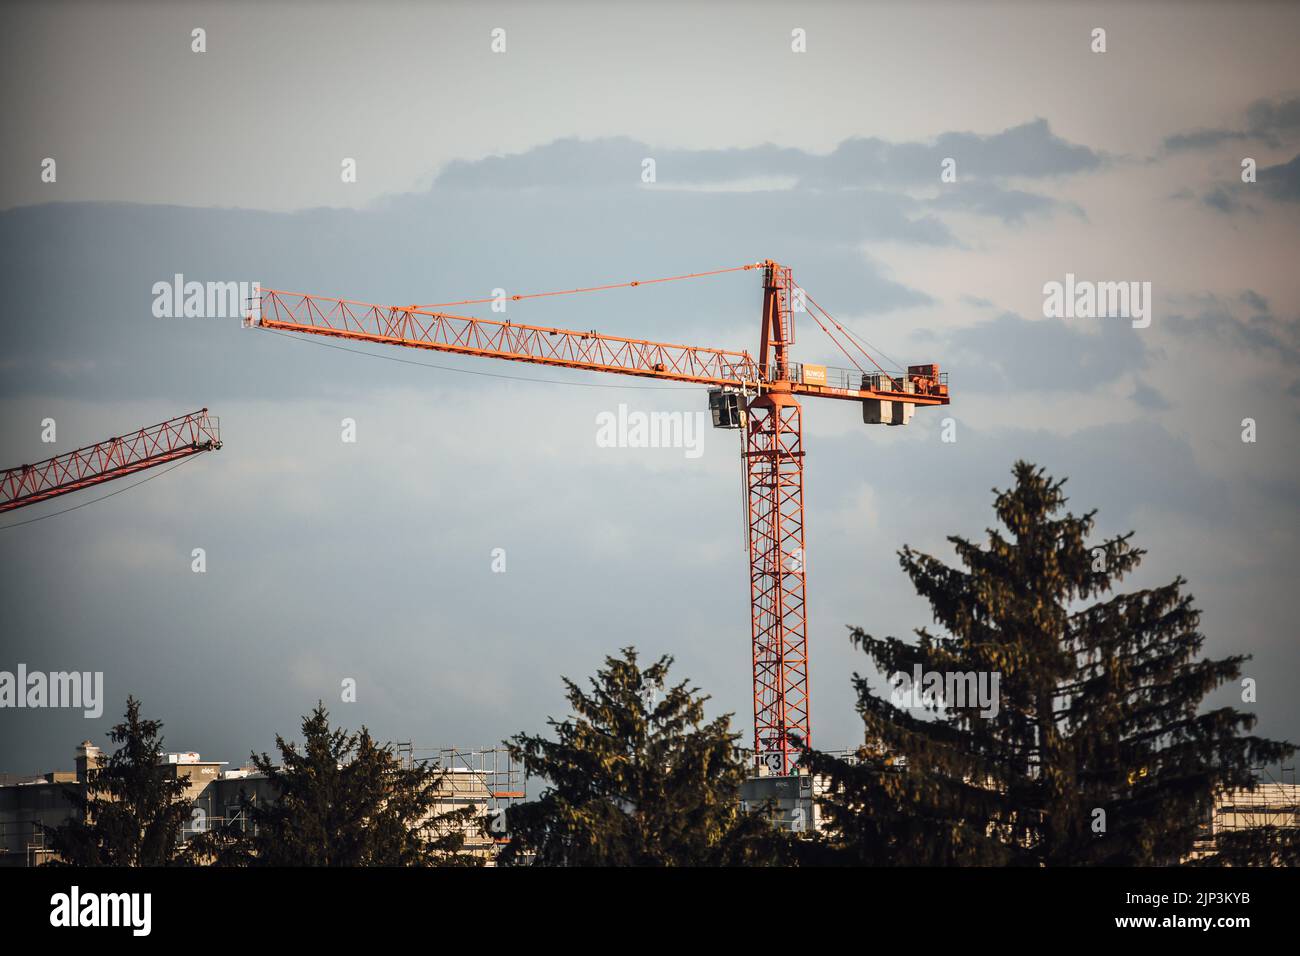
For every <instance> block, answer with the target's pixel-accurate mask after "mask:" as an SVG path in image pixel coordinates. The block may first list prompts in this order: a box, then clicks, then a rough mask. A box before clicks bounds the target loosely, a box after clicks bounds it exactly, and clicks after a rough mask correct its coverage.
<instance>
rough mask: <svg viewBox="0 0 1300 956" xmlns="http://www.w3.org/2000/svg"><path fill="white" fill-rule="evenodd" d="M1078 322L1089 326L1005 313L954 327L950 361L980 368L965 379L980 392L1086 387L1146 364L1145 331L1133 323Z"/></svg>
mask: <svg viewBox="0 0 1300 956" xmlns="http://www.w3.org/2000/svg"><path fill="white" fill-rule="evenodd" d="M1074 321H1075V322H1082V321H1088V322H1089V326H1090V327H1089V328H1088V329H1087V330H1085V329H1083V328H1076V327H1074V326H1072V325H1068V324H1066V323H1065V322H1064V321H1062V320H1060V319H1046V318H1044V319H1025V318H1023V317H1021V316H1019V315H1016V314H1015V313H1013V312H1004V313H1002V314H1001V315H999V316H998V317H996V318H994V319H990V320H988V321H986V322H981V323H979V324H977V325H974V326H969V327H967V328H962V329H957V330H956V331H954V332H952V333H951V334H950V335H949V337H948V342H949V344H950V346H951V347H953V348H955V349H957V352H956V354H955V355H954V357H953V358H952V359H950V360H949V364H950V365H951V366H952V367H953V369H954V370H956V369H959V368H961V367H962V366H963V365H964V366H966V367H967V368H969V369H974V368H978V369H979V373H978V374H972V373H971V372H969V371H968V372H966V373H965V374H963V375H962V377H961V381H962V387H963V388H964V389H967V390H971V391H982V392H1004V391H1011V390H1015V391H1024V390H1041V391H1079V392H1088V391H1092V390H1094V389H1096V388H1097V387H1098V386H1100V385H1104V384H1107V383H1109V382H1113V381H1115V380H1116V379H1118V378H1120V377H1121V376H1123V375H1126V374H1128V373H1130V372H1133V371H1136V370H1137V369H1141V368H1144V367H1145V366H1146V365H1147V363H1148V361H1149V356H1148V354H1147V350H1146V346H1145V344H1144V342H1143V340H1142V336H1141V335H1140V334H1139V333H1138V332H1137V331H1136V330H1134V329H1133V328H1132V326H1131V325H1130V324H1129V323H1127V322H1124V321H1122V320H1118V319H1098V320H1074Z"/></svg>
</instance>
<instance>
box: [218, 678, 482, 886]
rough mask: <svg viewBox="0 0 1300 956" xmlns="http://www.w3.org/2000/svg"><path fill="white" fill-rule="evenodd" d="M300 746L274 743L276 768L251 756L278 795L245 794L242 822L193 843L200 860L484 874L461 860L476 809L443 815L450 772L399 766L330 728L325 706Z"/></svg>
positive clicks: (367, 739) (362, 735) (387, 754)
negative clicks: (449, 868)
mask: <svg viewBox="0 0 1300 956" xmlns="http://www.w3.org/2000/svg"><path fill="white" fill-rule="evenodd" d="M302 734H303V746H302V749H301V750H299V749H298V747H297V746H296V745H295V744H292V743H289V742H287V741H285V739H284V738H283V737H281V736H279V735H278V734H277V735H276V738H275V744H276V749H278V750H279V752H280V758H279V761H278V762H276V761H275V760H273V759H272V758H271V757H270V756H269V755H267V754H261V755H258V754H253V755H252V761H253V765H254V767H256V769H257V770H258V771H260V772H261V773H262V774H264V775H265V777H266V779H267V781H268V783H269V787H270V789H271V791H272V792H273V793H274V794H275V796H274V798H273V799H271V800H270V801H269V802H258V801H255V800H253V799H251V798H249V797H248V796H247V794H241V800H240V803H241V807H242V809H243V817H244V822H243V825H242V827H238V828H236V827H234V826H232V825H230V824H227V825H225V826H224V827H221V828H218V829H214V830H213V831H212V833H210V834H207V835H205V836H204V837H203V838H201V839H197V840H195V841H194V853H195V855H196V856H197V857H200V858H203V859H206V860H209V861H211V862H215V863H216V864H218V865H227V866H230V865H234V866H239V865H245V866H431V865H469V866H474V865H479V864H481V863H482V862H483V861H482V860H481V859H479V858H477V857H474V856H472V855H469V854H465V853H462V852H461V851H462V850H463V848H464V844H465V835H466V828H467V826H477V823H476V822H472V821H473V818H474V816H475V811H474V809H473V808H472V807H463V808H460V809H457V810H451V811H446V812H439V809H438V808H439V806H440V801H442V800H444V799H445V798H446V797H447V795H448V794H447V792H446V791H445V790H442V789H441V788H442V786H443V784H444V783H445V776H446V775H445V773H444V772H442V771H440V770H438V769H437V768H435V767H430V766H428V765H427V764H425V763H417V764H415V765H413V766H411V767H406V766H403V765H402V764H401V762H400V760H399V759H398V757H397V755H396V753H395V752H394V749H393V747H392V745H391V744H385V745H383V746H380V745H378V744H377V743H375V741H374V739H373V738H372V737H371V736H370V732H369V731H368V730H367V729H366V728H365V727H362V728H361V730H360V732H358V733H348V732H347V731H346V730H343V729H340V728H331V727H330V724H329V713H328V712H327V711H326V710H325V707H324V705H323V704H320V703H318V704H317V706H316V708H315V710H313V711H312V713H311V714H310V715H308V716H306V717H304V718H303V721H302Z"/></svg>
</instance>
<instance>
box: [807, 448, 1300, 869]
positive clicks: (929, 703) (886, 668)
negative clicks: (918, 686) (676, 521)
mask: <svg viewBox="0 0 1300 956" xmlns="http://www.w3.org/2000/svg"><path fill="white" fill-rule="evenodd" d="M1014 474H1015V479H1016V483H1015V487H1014V488H1012V489H1010V490H1008V491H1003V492H998V491H997V489H994V492H995V495H996V499H995V503H994V509H995V511H996V514H997V517H998V519H999V520H1000V522H1001V524H1002V526H1003V527H1004V528H1005V529H1006V533H1005V534H1004V533H1003V532H1002V531H1000V530H995V529H990V530H989V531H988V543H987V545H986V546H984V547H981V546H978V545H976V544H973V543H971V542H969V541H967V540H965V539H963V538H960V537H950V538H949V539H948V540H949V541H950V542H951V543H952V545H953V547H954V549H955V550H956V552H957V556H958V558H959V559H960V561H961V564H962V567H961V568H954V567H950V566H948V565H946V564H944V563H943V562H941V561H939V560H938V559H936V558H933V557H931V556H929V555H926V554H922V553H919V552H916V551H913V550H912V549H911V548H910V547H904V548H903V550H902V551H901V552H900V555H899V557H900V562H901V564H902V566H903V569H904V570H905V571H906V572H907V574H908V576H909V577H910V578H911V580H912V583H913V585H914V586H915V587H916V590H917V592H918V593H919V594H921V595H922V596H923V597H925V598H926V599H927V600H928V601H929V603H930V606H931V608H932V610H933V613H934V617H935V620H936V622H937V623H938V624H939V625H940V626H941V627H942V629H943V631H944V632H945V633H943V634H934V633H931V631H930V630H929V629H927V628H924V627H922V628H920V629H918V630H917V631H916V635H917V637H918V640H917V641H915V642H909V641H904V640H900V639H897V638H893V637H889V638H883V639H881V638H875V637H872V636H870V635H869V634H866V633H864V632H863V631H862V630H861V629H858V628H853V629H852V640H853V642H854V643H855V644H856V645H858V646H861V647H862V648H863V649H864V650H865V651H866V653H867V654H868V655H869V656H870V657H871V659H872V660H873V662H874V663H875V665H876V667H877V668H878V669H879V670H880V671H882V672H884V673H886V674H888V675H891V680H893V682H894V683H893V686H894V690H895V693H893V694H891V696H892V697H895V698H899V694H898V693H897V692H898V691H899V690H900V689H905V686H906V685H905V684H904V683H903V682H902V681H901V680H899V679H898V678H897V677H895V676H894V675H898V674H906V675H914V674H915V673H916V670H915V668H917V667H918V666H919V668H920V672H921V673H922V674H923V675H925V674H929V673H932V672H937V673H939V674H972V675H984V676H985V679H986V680H987V681H988V684H986V686H991V676H992V675H993V674H997V675H998V678H999V682H998V690H999V693H998V695H997V699H996V701H995V703H996V707H995V708H989V707H987V706H985V704H984V703H983V702H981V701H979V700H972V699H969V698H967V699H966V700H958V699H955V698H954V697H949V698H947V699H945V698H944V695H943V694H942V693H941V694H938V695H932V696H930V697H929V698H923V700H922V706H921V708H920V709H919V710H918V708H917V707H916V706H911V707H908V706H905V705H906V704H907V703H908V701H906V700H904V699H895V700H891V699H886V698H885V697H883V696H878V695H877V694H876V693H875V692H874V691H873V690H872V688H871V687H870V686H869V683H868V681H867V680H865V679H864V678H862V677H860V676H857V675H855V677H854V682H855V687H856V689H857V692H858V710H859V712H860V713H861V715H862V718H863V721H864V723H865V726H866V741H867V743H866V745H865V746H864V747H863V749H862V750H861V751H860V753H859V755H858V759H857V760H856V761H843V760H838V759H835V758H832V757H830V756H827V755H823V754H816V753H813V754H808V755H807V756H806V761H807V764H808V766H809V767H811V769H812V770H814V771H815V772H817V773H823V774H826V775H828V776H829V777H830V778H831V781H832V792H831V795H830V797H829V799H828V800H827V801H826V802H825V804H824V810H825V814H826V818H827V819H828V821H829V832H830V835H829V837H828V839H826V840H825V841H823V842H822V843H820V844H815V845H814V846H813V849H814V850H816V851H817V852H816V853H815V854H814V858H816V859H822V860H842V861H843V860H848V861H857V862H868V863H878V864H963V863H972V864H1007V863H1009V864H1028V865H1063V864H1066V865H1079V864H1116V865H1161V864H1173V863H1177V862H1179V861H1181V860H1183V859H1184V858H1185V857H1186V856H1187V855H1188V854H1189V852H1190V851H1191V849H1192V845H1193V842H1194V840H1195V837H1196V835H1197V830H1198V828H1199V826H1200V824H1201V821H1202V820H1204V819H1206V818H1208V815H1209V812H1210V809H1211V807H1212V805H1213V801H1214V797H1215V794H1216V793H1218V792H1221V791H1223V790H1225V789H1230V788H1242V787H1246V788H1248V787H1250V786H1251V785H1252V784H1253V782H1254V774H1253V773H1252V767H1253V766H1257V765H1260V764H1264V763H1272V762H1275V761H1277V760H1279V759H1281V758H1282V757H1283V756H1285V755H1289V754H1290V753H1292V752H1294V747H1293V746H1292V745H1290V744H1285V743H1279V742H1275V741H1270V740H1265V739H1261V738H1259V737H1255V736H1250V735H1249V733H1248V732H1249V731H1250V730H1251V728H1252V727H1253V726H1254V724H1255V720H1256V718H1255V717H1254V716H1253V715H1251V714H1247V713H1243V712H1241V711H1238V710H1235V709H1233V708H1231V707H1220V708H1217V709H1212V710H1202V703H1203V701H1204V699H1205V697H1206V695H1207V694H1209V693H1210V692H1211V691H1213V690H1214V689H1215V688H1217V687H1219V686H1221V685H1223V684H1225V683H1228V682H1235V681H1237V680H1238V679H1239V678H1240V667H1241V663H1242V662H1243V661H1244V660H1246V659H1247V658H1244V657H1229V658H1225V659H1222V660H1203V659H1197V656H1198V654H1199V652H1200V650H1201V646H1202V644H1203V643H1204V640H1205V638H1204V635H1202V634H1201V633H1200V632H1199V631H1198V630H1197V626H1198V621H1199V612H1198V611H1197V610H1196V609H1195V608H1194V607H1193V605H1192V598H1191V596H1190V595H1186V594H1184V593H1183V590H1182V588H1183V584H1184V583H1185V582H1184V581H1183V579H1182V578H1177V579H1175V580H1174V581H1173V582H1172V583H1170V584H1168V585H1165V586H1163V587H1157V588H1151V589H1147V590H1142V591H1137V592H1134V593H1131V594H1118V595H1115V596H1113V597H1109V598H1106V599H1102V596H1103V595H1104V594H1106V593H1107V592H1109V591H1110V590H1111V589H1112V587H1113V585H1114V583H1115V582H1116V581H1118V580H1119V579H1121V578H1123V577H1124V575H1125V574H1126V573H1127V572H1129V571H1130V570H1132V569H1133V568H1134V567H1135V566H1136V565H1137V564H1138V562H1139V561H1140V560H1141V558H1142V555H1143V551H1142V550H1140V549H1136V548H1133V547H1130V545H1129V539H1130V538H1131V537H1132V532H1130V533H1129V534H1125V535H1120V536H1117V537H1113V538H1108V539H1105V540H1103V541H1100V542H1098V543H1097V544H1095V545H1089V543H1088V540H1087V539H1088V536H1089V534H1091V532H1092V530H1093V525H1094V520H1093V519H1094V515H1095V512H1088V513H1087V514H1085V515H1083V516H1080V517H1076V516H1075V515H1073V514H1071V513H1068V512H1066V513H1064V514H1061V512H1062V509H1063V508H1064V507H1065V504H1066V500H1067V499H1066V498H1065V496H1064V494H1063V493H1062V486H1063V484H1064V481H1055V480H1053V479H1052V478H1050V477H1048V476H1046V475H1045V474H1044V473H1043V471H1042V469H1038V468H1035V467H1033V466H1032V465H1029V464H1026V463H1025V462H1018V463H1017V464H1016V466H1015V469H1014ZM930 687H931V689H933V685H930ZM954 687H955V685H954ZM922 690H923V691H924V690H925V688H924V687H923V688H922ZM990 711H992V712H990Z"/></svg>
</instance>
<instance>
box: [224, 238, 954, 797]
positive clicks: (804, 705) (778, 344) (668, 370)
mask: <svg viewBox="0 0 1300 956" xmlns="http://www.w3.org/2000/svg"><path fill="white" fill-rule="evenodd" d="M750 269H761V270H762V275H763V306H762V320H761V326H760V334H759V349H758V355H757V358H755V357H753V356H751V355H750V354H749V353H748V352H744V351H734V350H727V349H712V348H699V347H696V346H689V345H670V344H667V343H662V342H653V341H649V340H644V339H628V338H623V337H620V336H612V335H603V334H601V333H598V332H596V331H595V330H590V331H586V332H582V331H575V330H572V329H561V328H548V327H545V326H535V325H519V324H515V323H512V322H507V321H498V320H495V319H485V318H478V317H474V316H465V315H457V314H452V313H447V312H441V311H437V309H436V308H435V307H425V306H416V305H411V306H405V307H403V306H384V305H372V304H369V303H365V302H357V301H354V300H350V299H338V298H330V297H326V296H316V295H309V294H306V293H300V292H283V291H279V290H275V289H267V288H263V289H262V291H261V298H260V302H259V303H258V306H259V307H258V309H257V312H256V315H255V316H252V315H250V317H249V319H248V324H249V325H254V326H258V327H261V328H265V329H272V330H278V331H282V332H295V333H306V334H313V335H325V336H330V337H334V338H342V339H352V340H355V341H363V342H372V343H376V344H383V345H400V346H405V347H408V348H421V349H432V350H434V351H439V352H450V353H453V354H459V355H469V356H475V357H479V358H496V359H504V360H507V361H515V362H528V363H533V364H539V365H548V366H552V367H557V368H572V369H581V370H584V371H593V372H611V373H615V374H621V375H634V376H638V377H642V378H653V379H661V380H665V381H673V382H684V383H689V384H694V385H705V386H708V387H709V389H710V392H709V406H710V409H711V410H712V413H713V423H714V425H715V426H716V427H719V428H730V429H737V430H741V431H742V446H741V454H742V457H743V463H744V474H745V488H746V493H747V495H748V538H747V542H748V552H749V589H750V605H751V610H752V616H751V626H750V640H751V648H752V663H753V678H754V738H753V740H754V753H755V760H756V764H757V766H758V767H762V768H764V769H766V770H767V772H768V773H772V774H789V773H792V772H794V770H795V767H796V764H797V762H798V759H799V753H800V750H801V749H802V748H803V747H808V746H811V743H812V720H811V712H810V697H811V695H810V690H809V682H808V616H807V598H806V593H807V588H806V552H805V542H804V504H803V465H804V447H803V408H802V405H801V403H800V399H801V398H804V397H816V398H833V399H839V400H847V401H856V402H860V403H861V404H862V417H863V421H864V422H865V423H867V424H885V425H905V424H907V423H908V421H910V419H911V416H912V412H913V411H914V409H915V408H916V407H917V406H922V407H924V406H937V405H947V404H948V403H949V397H948V384H947V376H946V375H942V374H940V372H939V367H938V366H937V365H911V366H908V368H907V370H906V372H904V371H902V370H901V369H900V370H897V371H894V372H890V371H886V370H885V369H884V368H883V367H881V366H880V365H879V364H878V363H875V359H873V358H871V356H870V355H866V352H865V349H863V348H862V346H861V344H860V343H857V341H856V339H855V338H854V337H853V336H852V335H851V333H849V332H848V331H847V330H846V329H844V328H843V327H842V326H840V325H839V323H838V322H835V320H834V319H833V318H831V317H830V315H829V314H827V313H825V311H824V310H821V309H820V307H817V308H818V310H819V311H821V312H822V314H823V315H824V316H825V317H826V318H827V319H828V320H830V322H831V323H833V324H834V325H835V326H836V327H837V328H838V329H839V331H840V332H841V333H843V335H844V337H845V339H846V340H847V341H848V342H850V343H853V344H856V345H857V348H858V349H859V350H861V351H862V353H863V354H864V355H866V357H867V359H868V360H869V361H870V362H872V363H875V364H876V369H877V371H875V372H867V371H866V370H864V369H863V368H862V366H860V365H858V364H857V361H856V359H854V358H853V356H852V355H851V354H850V353H849V351H848V350H847V349H846V348H845V346H844V344H842V343H841V342H840V341H839V339H837V338H836V337H835V335H834V334H833V333H832V332H831V331H830V329H829V328H827V326H826V325H825V324H824V323H823V322H822V321H821V320H820V319H818V318H817V317H816V316H815V315H813V316H812V318H813V319H814V320H815V321H816V322H817V324H818V325H819V326H821V328H822V330H823V331H825V332H826V334H827V335H828V336H830V338H831V339H832V340H833V341H835V343H836V345H837V346H839V347H840V349H841V351H844V352H845V354H846V355H848V356H849V358H850V360H851V361H853V364H854V365H855V366H856V371H854V370H850V369H835V368H829V367H827V366H824V365H812V364H808V363H802V364H801V363H797V362H794V361H792V360H791V358H790V347H791V346H792V345H793V344H794V335H795V326H794V317H795V312H796V311H804V310H806V307H805V304H804V295H803V291H802V290H800V289H798V288H797V287H796V286H795V284H794V280H793V278H792V275H791V270H790V269H789V268H788V267H786V266H782V265H780V264H779V263H777V262H774V261H772V260H770V259H769V260H765V261H763V262H756V263H750V264H747V265H743V266H737V267H735V268H733V269H719V270H715V271H714V272H710V273H694V274H691V275H685V276H672V277H668V278H665V279H653V280H649V281H650V282H667V281H672V280H674V279H689V278H698V277H700V276H703V275H716V274H718V273H721V272H739V271H747V270H750ZM642 284H648V283H644V282H628V283H623V284H621V285H617V286H616V285H607V286H595V287H592V288H589V289H572V290H568V291H567V292H557V293H538V294H537V295H566V294H572V293H578V292H592V291H600V290H605V289H612V288H620V287H631V286H637V285H642ZM533 297H534V296H513V297H512V298H513V299H516V300H518V299H524V298H533ZM796 297H798V304H796ZM485 301H490V300H485V299H471V300H466V301H465V302H463V303H449V304H461V305H463V304H470V303H477V302H485ZM808 301H809V302H811V300H810V299H809V300H808ZM814 305H815V303H814Z"/></svg>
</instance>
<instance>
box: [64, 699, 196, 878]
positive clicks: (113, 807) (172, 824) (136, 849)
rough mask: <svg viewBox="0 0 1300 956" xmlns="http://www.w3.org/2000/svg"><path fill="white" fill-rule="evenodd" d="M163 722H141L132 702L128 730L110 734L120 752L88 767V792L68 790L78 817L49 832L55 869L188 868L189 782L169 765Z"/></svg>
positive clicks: (120, 726)
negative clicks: (184, 844) (182, 864)
mask: <svg viewBox="0 0 1300 956" xmlns="http://www.w3.org/2000/svg"><path fill="white" fill-rule="evenodd" d="M162 726H163V725H162V722H161V721H157V720H146V719H144V718H142V717H141V716H140V702H139V701H138V700H136V699H135V698H134V697H128V698H127V701H126V714H125V717H124V720H123V722H122V723H120V724H117V725H116V726H114V727H113V729H112V730H110V731H109V734H108V736H109V739H110V740H111V741H112V742H113V743H115V744H119V745H120V746H119V747H118V748H117V749H116V750H115V751H113V754H112V755H111V756H110V757H109V758H108V760H107V761H106V762H105V763H104V765H103V766H101V767H99V768H97V769H96V768H92V767H87V770H86V780H85V781H84V785H78V786H71V785H68V786H65V787H64V788H63V792H64V795H65V797H66V799H67V800H68V802H69V803H71V804H72V806H73V808H74V810H75V814H74V816H73V817H72V818H70V819H69V820H68V821H66V822H65V823H63V824H61V825H60V826H57V827H44V831H45V834H46V836H47V837H48V838H49V840H50V844H49V845H50V849H52V850H53V851H54V852H55V853H56V854H57V860H55V861H54V862H53V865H60V864H62V865H67V866H167V865H169V864H173V863H180V862H183V861H184V851H183V848H182V847H181V846H180V843H179V841H180V836H181V831H182V829H183V828H184V826H185V823H186V821H187V820H188V819H189V818H190V813H191V804H190V802H189V801H188V800H187V799H186V794H187V792H188V790H189V783H188V781H187V780H186V779H185V778H183V777H181V778H178V777H176V776H174V775H172V774H169V773H168V772H167V768H166V766H165V765H164V764H163V738H162V736H161V733H160V732H161V730H162Z"/></svg>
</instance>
